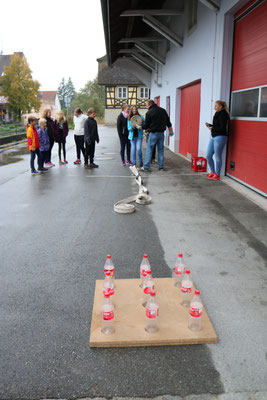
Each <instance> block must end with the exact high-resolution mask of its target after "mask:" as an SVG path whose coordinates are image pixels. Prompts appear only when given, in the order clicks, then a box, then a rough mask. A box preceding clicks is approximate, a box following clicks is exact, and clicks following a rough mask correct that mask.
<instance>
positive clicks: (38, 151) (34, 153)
mask: <svg viewBox="0 0 267 400" xmlns="http://www.w3.org/2000/svg"><path fill="white" fill-rule="evenodd" d="M36 155H37V157H38V168H39V169H40V168H42V157H41V154H40V150H39V149H36V150H31V160H30V166H31V170H32V172H33V171H35V167H34V160H35V156H36Z"/></svg>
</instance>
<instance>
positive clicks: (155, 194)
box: [0, 127, 267, 399]
mask: <svg viewBox="0 0 267 400" xmlns="http://www.w3.org/2000/svg"><path fill="white" fill-rule="evenodd" d="M100 140H101V143H100V145H99V146H97V151H96V159H98V161H97V163H98V164H99V166H100V168H99V169H94V170H87V169H84V168H83V166H82V165H79V166H76V165H73V161H74V159H75V158H76V157H75V151H74V150H75V148H74V144H73V138H72V136H70V137H69V138H68V144H67V158H68V160H69V164H68V165H63V166H58V165H56V167H54V168H53V169H52V170H49V172H47V173H45V174H41V175H38V176H31V174H30V170H29V156H25V157H24V156H23V155H22V158H23V160H22V161H20V162H16V163H12V164H9V165H4V166H2V167H1V168H0V196H1V199H2V201H1V203H2V204H1V210H0V213H1V218H0V233H1V242H0V254H1V277H2V279H1V310H2V311H1V314H0V324H1V355H0V363H1V364H0V365H1V372H2V373H1V377H0V398H1V399H44V398H54V399H55V398H58V399H60V398H66V399H67V398H68V399H70V398H77V397H100V396H102V397H109V398H110V397H116V396H120V397H128V396H129V397H154V396H159V395H177V396H182V397H184V396H187V395H191V394H206V393H213V394H220V393H224V392H240V391H242V392H244V391H249V387H250V388H251V391H256V390H261V391H263V390H266V389H267V387H266V380H265V379H264V376H266V372H267V369H266V365H267V357H266V354H267V349H266V334H265V333H266V328H267V327H266V284H267V275H266V255H267V252H266V237H267V235H265V233H266V223H267V217H266V213H265V212H264V211H263V210H261V209H259V207H257V206H255V205H254V204H253V203H251V202H250V201H249V200H247V199H246V198H244V197H243V196H241V195H239V194H238V193H237V192H235V191H234V190H232V189H231V188H229V187H227V186H226V185H225V184H224V183H223V182H213V184H215V185H217V186H215V185H213V186H211V182H208V181H207V180H205V178H204V176H203V175H201V174H194V173H193V172H191V171H190V167H189V163H188V162H187V161H185V160H183V159H181V158H180V157H177V156H175V155H173V154H172V153H170V152H166V156H167V161H166V167H167V169H166V171H164V172H159V171H158V170H157V165H155V166H153V172H152V173H151V174H149V176H147V177H145V175H144V180H145V184H146V186H148V188H149V190H150V194H151V196H152V200H153V202H152V204H151V205H149V206H140V205H137V206H136V212H135V213H133V214H131V215H130V214H129V215H122V214H115V213H114V211H113V205H114V203H115V202H116V201H118V200H121V199H123V198H126V197H128V196H130V195H132V194H135V193H137V185H136V183H135V181H134V178H132V177H131V175H130V172H129V169H128V168H123V167H121V166H120V160H119V152H118V148H119V141H118V138H117V134H116V132H115V130H114V129H113V128H104V127H102V128H100ZM53 154H54V158H53V161H54V162H55V161H56V160H57V156H56V149H54V153H53ZM9 157H11V156H9ZM15 158H17V157H16V155H15ZM55 163H56V162H55ZM147 175H148V174H147ZM178 251H183V252H184V254H185V260H186V262H187V264H188V265H189V266H190V268H191V269H192V271H193V272H192V273H193V279H194V281H195V282H196V284H197V285H198V287H199V288H200V289H201V291H202V293H203V300H204V302H205V305H206V308H207V310H208V313H209V315H210V317H211V320H212V322H213V323H214V326H215V329H216V331H217V334H218V337H219V343H218V344H213V345H195V346H173V347H172V346H166V347H154V348H153V347H147V348H146V347H144V348H127V349H123V348H122V349H90V348H89V331H90V319H91V312H92V304H93V296H94V282H95V279H101V278H102V276H103V263H104V260H105V256H106V254H108V253H111V255H112V259H113V261H114V263H115V266H116V277H117V278H135V277H137V276H138V268H139V264H140V261H141V258H142V254H143V253H144V252H147V253H148V254H149V257H150V261H151V264H152V268H153V274H154V276H155V277H164V276H171V269H170V267H171V266H172V265H173V263H174V261H175V258H176V256H177V252H178ZM248 321H250V323H249V322H248ZM240 387H243V390H240Z"/></svg>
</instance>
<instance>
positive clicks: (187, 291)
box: [181, 286, 191, 294]
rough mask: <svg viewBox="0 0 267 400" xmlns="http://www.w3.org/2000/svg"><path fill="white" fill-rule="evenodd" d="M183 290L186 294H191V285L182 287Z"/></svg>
mask: <svg viewBox="0 0 267 400" xmlns="http://www.w3.org/2000/svg"><path fill="white" fill-rule="evenodd" d="M181 292H182V293H184V294H191V287H190V288H187V287H183V286H182V287H181Z"/></svg>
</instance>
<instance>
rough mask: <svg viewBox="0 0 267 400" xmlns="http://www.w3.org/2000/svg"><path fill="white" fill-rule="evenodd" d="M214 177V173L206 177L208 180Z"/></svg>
mask: <svg viewBox="0 0 267 400" xmlns="http://www.w3.org/2000/svg"><path fill="white" fill-rule="evenodd" d="M213 176H214V173H213V172H211V173H210V174H209V175H207V176H206V179H211V178H212V177H213Z"/></svg>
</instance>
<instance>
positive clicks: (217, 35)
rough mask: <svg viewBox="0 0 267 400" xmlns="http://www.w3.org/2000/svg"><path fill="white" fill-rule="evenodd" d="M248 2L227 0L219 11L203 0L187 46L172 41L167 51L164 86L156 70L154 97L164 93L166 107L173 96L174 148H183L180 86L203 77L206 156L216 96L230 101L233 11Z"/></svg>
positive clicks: (162, 102) (201, 126) (202, 121)
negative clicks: (207, 125)
mask: <svg viewBox="0 0 267 400" xmlns="http://www.w3.org/2000/svg"><path fill="white" fill-rule="evenodd" d="M247 2H248V0H241V1H237V0H224V1H222V2H221V4H222V6H221V8H220V11H219V12H218V13H217V14H216V13H215V12H213V11H212V10H210V9H209V8H208V7H206V6H204V5H203V4H202V3H200V2H199V3H198V18H197V26H196V28H195V29H194V30H193V31H192V33H191V34H188V33H187V28H186V23H185V33H184V36H183V39H184V44H183V47H181V48H178V47H176V46H175V45H173V44H171V47H170V51H169V52H168V53H167V54H166V64H165V65H164V66H163V67H161V71H160V74H161V87H160V86H158V85H157V83H155V79H156V77H155V73H153V74H152V78H151V98H152V99H153V98H154V97H156V96H160V105H161V106H162V107H164V108H165V107H166V96H170V106H171V107H170V110H171V111H170V117H171V121H172V124H173V127H175V135H174V136H173V137H172V138H170V149H171V150H172V151H175V152H178V151H179V112H178V111H179V107H180V99H179V92H178V93H177V88H179V87H181V86H184V85H187V84H189V83H190V82H193V81H195V80H201V104H200V123H199V155H200V156H205V154H206V149H207V145H208V142H209V138H210V135H209V130H208V129H207V128H206V127H205V122H211V121H212V117H213V114H214V110H213V107H214V102H215V101H216V100H218V99H221V100H225V101H227V103H228V102H229V96H230V79H231V63H232V60H231V57H232V43H233V14H234V12H236V11H237V10H238V9H240V8H241V7H242V6H243V5H244V4H246V3H247ZM226 14H227V15H226ZM178 18H179V17H177V20H176V21H175V20H173V22H172V23H173V25H175V24H177V23H178ZM186 20H187V18H186V15H185V21H186ZM176 103H177V104H176ZM176 108H177V110H176ZM176 115H177V116H178V118H176Z"/></svg>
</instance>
